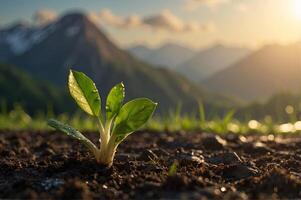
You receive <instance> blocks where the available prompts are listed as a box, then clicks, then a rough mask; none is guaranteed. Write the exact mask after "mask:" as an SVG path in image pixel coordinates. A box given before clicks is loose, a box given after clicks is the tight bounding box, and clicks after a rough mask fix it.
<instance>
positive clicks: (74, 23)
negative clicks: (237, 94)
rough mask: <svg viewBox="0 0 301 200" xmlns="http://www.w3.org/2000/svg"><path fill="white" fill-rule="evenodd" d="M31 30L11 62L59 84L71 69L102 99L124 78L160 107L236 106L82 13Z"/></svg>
mask: <svg viewBox="0 0 301 200" xmlns="http://www.w3.org/2000/svg"><path fill="white" fill-rule="evenodd" d="M33 34H34V35H36V37H33V36H32V35H31V36H28V38H31V39H30V40H29V42H28V43H26V44H29V45H28V46H27V50H26V51H24V52H23V53H21V54H17V55H15V56H13V57H11V58H9V59H8V62H10V63H12V64H15V65H16V66H20V67H21V68H23V69H24V70H26V71H28V72H30V73H31V74H33V75H34V76H36V77H38V78H39V79H45V80H47V81H50V82H52V83H55V84H56V85H58V86H60V87H64V86H65V85H66V78H67V74H68V71H69V69H70V68H71V67H72V68H73V69H75V70H79V71H83V72H84V73H86V74H87V75H88V76H90V77H91V78H92V79H93V80H94V81H95V82H96V85H97V87H98V88H99V89H100V93H101V96H102V98H104V96H105V95H106V94H108V92H109V90H110V88H111V87H112V86H114V85H115V84H117V83H119V82H121V81H123V82H124V84H125V86H126V89H127V90H126V93H127V97H128V98H134V97H141V96H144V97H149V98H151V99H153V100H154V101H157V102H159V110H160V111H166V110H168V109H171V108H174V107H175V106H176V105H177V104H178V103H179V102H182V104H183V109H184V110H187V111H192V110H194V109H195V108H196V101H197V100H198V99H202V100H203V101H204V102H205V104H206V106H208V107H210V108H213V107H216V106H222V107H225V105H226V106H231V105H233V102H232V101H231V100H229V99H228V98H224V97H222V96H220V95H215V94H213V93H211V92H208V91H207V90H205V89H202V88H200V87H199V86H197V85H194V84H191V83H190V82H189V81H187V80H186V79H185V78H183V77H182V76H179V75H178V74H176V73H173V72H170V71H169V70H166V69H157V68H153V67H151V66H148V65H147V64H145V63H143V62H141V61H138V60H136V59H135V58H133V57H132V56H130V55H129V54H128V53H126V52H125V51H123V50H121V49H119V48H118V47H116V46H115V45H114V44H113V43H112V42H111V41H110V40H109V39H108V38H107V37H106V36H105V35H104V33H103V32H101V30H100V29H99V28H98V27H97V26H96V25H95V24H94V23H92V22H91V21H90V20H89V19H88V17H86V16H85V15H83V14H80V13H71V14H68V15H65V16H63V17H62V18H60V19H59V20H57V21H56V22H53V23H51V24H48V25H45V26H44V27H40V29H38V28H36V29H35V31H34V32H33ZM22 36H23V35H22V34H21V33H20V34H19V35H18V37H19V38H18V39H19V40H23V39H24V38H22ZM38 36H39V37H38ZM36 38H38V40H37V39H36ZM127 100H128V99H127ZM103 102H104V101H103Z"/></svg>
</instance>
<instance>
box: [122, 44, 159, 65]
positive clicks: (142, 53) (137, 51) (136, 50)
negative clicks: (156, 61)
mask: <svg viewBox="0 0 301 200" xmlns="http://www.w3.org/2000/svg"><path fill="white" fill-rule="evenodd" d="M126 50H127V51H128V52H129V53H130V54H131V55H132V56H134V57H135V58H137V59H139V60H141V61H145V62H148V61H149V60H147V59H148V57H149V55H150V54H151V53H152V52H153V51H155V49H151V48H149V47H147V46H144V45H135V46H131V47H129V48H127V49H126Z"/></svg>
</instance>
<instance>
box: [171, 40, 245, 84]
mask: <svg viewBox="0 0 301 200" xmlns="http://www.w3.org/2000/svg"><path fill="white" fill-rule="evenodd" d="M250 52H251V50H250V49H247V48H238V47H227V46H223V45H215V46H212V47H209V48H207V49H203V50H201V51H199V52H197V53H196V54H195V55H194V56H193V57H192V58H190V59H188V60H186V61H185V62H184V63H181V64H180V65H179V66H178V67H177V69H176V70H177V71H178V72H180V73H181V74H184V75H185V76H186V77H187V78H189V79H190V80H193V81H196V82H199V81H201V80H204V79H206V78H208V77H210V76H211V75H213V74H214V73H217V72H219V71H221V70H223V69H225V68H227V67H229V66H230V65H232V64H234V63H235V62H237V61H239V60H240V59H242V58H244V57H245V56H247V55H248V54H250Z"/></svg>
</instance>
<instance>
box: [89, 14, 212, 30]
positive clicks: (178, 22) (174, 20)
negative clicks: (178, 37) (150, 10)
mask: <svg viewBox="0 0 301 200" xmlns="http://www.w3.org/2000/svg"><path fill="white" fill-rule="evenodd" d="M89 16H90V19H92V20H93V21H94V22H97V23H101V24H106V25H109V26H113V27H117V28H122V29H125V28H144V29H152V30H164V31H170V32H193V31H194V32H195V31H212V30H214V29H215V26H214V24H213V23H207V24H200V23H198V22H193V21H187V22H186V21H183V20H182V19H180V18H179V17H177V16H175V15H174V14H173V13H172V12H170V11H169V10H164V11H162V12H160V13H157V14H153V15H150V16H146V17H143V18H141V17H139V16H137V15H131V16H128V17H121V16H117V15H114V14H113V13H112V12H111V11H110V10H108V9H106V10H103V11H101V12H100V13H98V14H97V13H95V12H92V13H90V15H89Z"/></svg>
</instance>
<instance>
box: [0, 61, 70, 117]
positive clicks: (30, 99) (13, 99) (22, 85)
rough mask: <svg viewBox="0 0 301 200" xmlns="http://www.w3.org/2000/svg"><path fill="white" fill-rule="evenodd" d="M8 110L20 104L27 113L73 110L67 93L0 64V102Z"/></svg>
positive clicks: (18, 70) (16, 69) (14, 68)
mask: <svg viewBox="0 0 301 200" xmlns="http://www.w3.org/2000/svg"><path fill="white" fill-rule="evenodd" d="M3 101H5V102H6V104H7V106H8V107H9V108H12V107H13V106H14V104H15V103H19V104H21V105H22V106H23V107H24V108H25V109H26V110H27V111H29V112H31V113H33V112H34V111H37V110H43V111H45V110H47V108H48V107H49V106H52V107H53V109H54V111H55V112H66V111H72V110H74V109H73V108H75V106H72V104H71V105H70V102H71V99H70V97H69V95H68V94H67V92H65V91H64V90H62V89H59V88H57V87H55V86H54V85H52V84H50V83H48V82H46V81H41V80H38V79H35V78H33V77H32V76H30V75H29V74H28V73H26V72H24V71H23V70H21V69H19V68H17V67H14V66H11V65H6V64H0V102H3Z"/></svg>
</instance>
